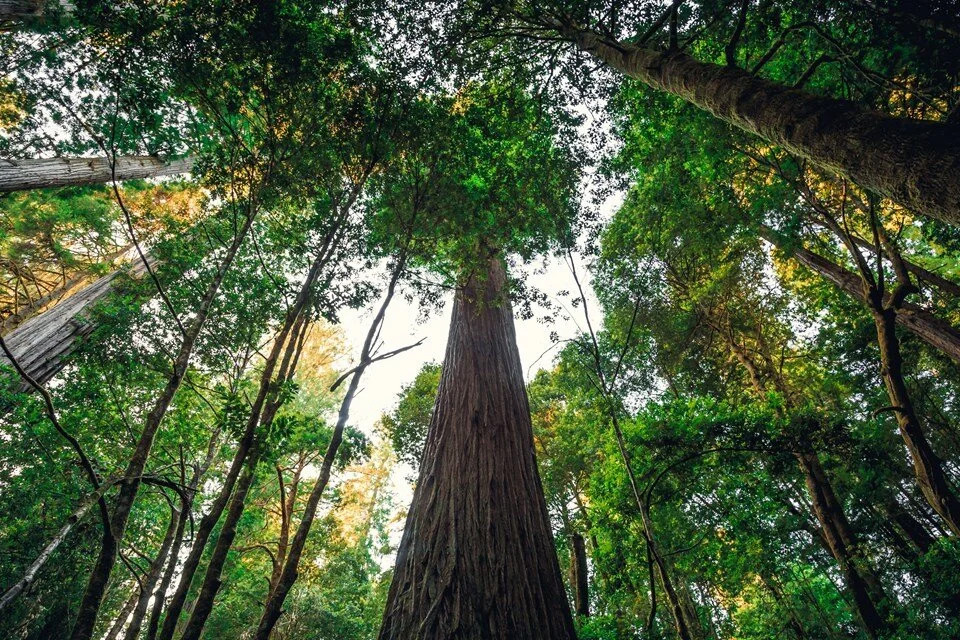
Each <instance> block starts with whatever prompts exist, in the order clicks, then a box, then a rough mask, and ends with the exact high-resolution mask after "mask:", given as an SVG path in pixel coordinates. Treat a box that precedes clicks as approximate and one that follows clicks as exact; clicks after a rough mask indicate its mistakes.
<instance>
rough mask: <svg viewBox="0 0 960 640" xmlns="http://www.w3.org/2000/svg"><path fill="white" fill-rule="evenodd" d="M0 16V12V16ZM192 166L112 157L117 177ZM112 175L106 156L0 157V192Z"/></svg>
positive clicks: (85, 181)
mask: <svg viewBox="0 0 960 640" xmlns="http://www.w3.org/2000/svg"><path fill="white" fill-rule="evenodd" d="M2 2H3V0H0V12H2V8H3V5H2ZM41 4H42V3H41ZM2 18H3V16H2V13H0V19H2ZM192 168H193V157H192V156H188V157H186V158H157V157H155V156H119V157H117V159H116V170H117V171H116V179H117V180H118V181H119V180H136V179H142V178H158V177H160V176H172V175H177V174H180V173H189V172H190V170H191V169H192ZM113 175H114V174H113V170H112V169H111V167H110V161H109V160H108V159H107V158H99V157H97V158H40V159H31V160H0V193H9V192H11V191H25V190H27V189H45V188H49V187H79V186H83V185H90V184H104V183H107V182H111V181H112V180H113Z"/></svg>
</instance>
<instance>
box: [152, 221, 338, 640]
mask: <svg viewBox="0 0 960 640" xmlns="http://www.w3.org/2000/svg"><path fill="white" fill-rule="evenodd" d="M333 242H334V239H333V238H330V237H328V243H333ZM332 255H333V253H332V249H331V248H330V247H329V246H328V247H325V248H324V249H323V251H322V253H321V255H319V256H318V257H317V258H316V259H315V260H314V262H313V264H312V265H311V267H310V272H309V273H308V274H307V277H306V279H305V280H304V282H303V285H302V286H301V288H300V292H299V293H298V294H297V299H296V300H295V302H294V304H293V306H292V307H291V308H290V309H289V310H288V311H287V314H286V317H285V318H284V324H283V327H282V328H281V330H280V332H279V333H278V335H277V336H276V338H275V339H274V342H273V347H272V349H271V351H270V354H269V355H268V356H267V359H266V361H265V362H264V367H263V371H262V372H261V373H260V386H259V389H258V391H257V397H256V398H255V399H254V402H253V406H252V407H251V409H250V415H249V416H248V418H247V424H246V426H245V427H244V431H243V434H242V435H241V437H240V441H239V442H238V444H237V450H236V452H235V454H234V457H233V461H232V462H231V463H230V468H229V470H228V472H227V475H226V477H225V479H224V482H223V486H222V487H221V488H220V491H219V493H218V494H217V497H216V499H215V500H214V501H213V503H212V504H211V505H210V509H209V510H208V511H207V513H206V514H205V515H204V516H203V518H202V519H201V520H200V526H199V527H198V528H197V531H196V534H195V535H194V540H193V546H192V548H191V549H190V553H189V554H188V556H187V558H186V560H185V561H184V565H183V571H182V572H181V575H180V584H179V585H178V586H177V589H176V591H175V592H174V594H173V597H172V598H171V600H170V606H169V608H168V611H167V617H166V619H164V621H163V626H162V627H161V628H160V632H159V634H158V635H157V638H158V639H159V640H172V639H173V636H174V634H175V633H176V629H177V624H178V623H179V621H180V614H181V612H182V611H183V609H184V605H185V604H186V601H187V595H188V594H189V591H190V586H191V584H192V582H193V579H194V577H195V575H196V572H197V569H198V568H199V566H200V560H201V559H202V556H203V552H204V549H205V547H206V545H207V543H208V541H209V539H210V537H211V536H212V535H213V533H214V528H215V527H216V526H217V523H218V522H219V521H220V517H221V516H222V515H223V512H224V510H225V509H226V508H227V507H228V504H229V501H230V496H231V494H232V492H233V491H234V488H235V487H236V485H237V483H238V480H239V479H240V475H241V473H242V472H243V470H244V469H245V468H246V465H247V463H248V458H249V457H250V456H253V455H256V454H255V452H254V451H251V449H252V448H253V447H254V444H255V438H256V435H257V427H258V425H267V424H269V421H270V420H272V416H273V413H274V412H275V411H276V410H277V409H279V403H278V402H277V401H276V398H275V397H274V396H272V395H271V391H276V388H277V386H278V383H280V382H282V381H283V377H284V375H286V371H285V370H286V369H287V367H286V366H285V365H284V362H286V363H288V362H289V361H290V359H291V358H292V357H293V350H294V349H295V344H296V342H297V341H296V339H295V338H296V336H295V335H291V333H293V334H295V333H296V331H297V328H298V327H301V326H302V325H300V324H299V323H300V322H304V321H305V320H304V317H303V315H302V314H303V313H304V312H305V311H304V310H305V308H306V306H307V304H308V303H309V301H310V297H311V291H312V290H313V287H314V285H315V283H316V280H317V278H318V276H319V274H320V272H321V271H322V270H323V269H324V267H325V266H326V264H327V263H328V262H329V260H330V258H331V256H332ZM281 355H282V356H283V362H280V359H281ZM278 362H280V368H281V373H280V375H278V376H277V378H276V379H274V371H275V370H276V367H277V364H278ZM241 505H242V503H241ZM242 512H243V511H242V506H241V509H240V512H239V513H240V514H242ZM238 517H239V516H238ZM218 540H219V539H218ZM208 571H209V569H208ZM190 617H193V612H191V615H190Z"/></svg>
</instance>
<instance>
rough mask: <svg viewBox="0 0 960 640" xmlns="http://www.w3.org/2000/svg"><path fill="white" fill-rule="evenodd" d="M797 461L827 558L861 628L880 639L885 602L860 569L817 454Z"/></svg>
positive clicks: (869, 576)
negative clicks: (839, 574)
mask: <svg viewBox="0 0 960 640" xmlns="http://www.w3.org/2000/svg"><path fill="white" fill-rule="evenodd" d="M797 460H798V461H799V463H800V468H801V470H802V471H803V475H804V481H805V482H806V485H807V491H808V492H809V494H810V499H811V503H812V507H813V513H814V515H815V516H816V518H817V521H818V522H819V523H820V528H821V531H822V532H823V537H824V539H825V540H826V543H827V547H828V549H829V550H830V553H831V555H832V556H833V557H834V559H835V560H836V561H837V564H838V565H839V566H840V570H841V571H842V572H843V576H844V582H845V583H846V586H847V589H848V590H849V591H850V594H851V595H852V596H853V603H854V606H855V608H856V611H857V615H858V616H859V617H860V621H861V623H862V624H863V628H864V630H865V631H866V632H867V634H868V635H869V636H870V637H871V638H877V637H880V636H882V634H883V632H884V630H885V629H886V623H885V618H884V615H883V614H882V613H881V612H880V610H879V607H878V605H880V606H882V603H883V602H884V601H885V600H886V595H885V593H884V591H883V587H882V585H881V584H880V581H879V579H878V578H877V577H876V576H875V575H874V573H873V571H872V570H871V569H869V568H868V567H866V566H863V565H864V562H863V561H862V560H861V559H860V558H858V557H857V553H858V551H857V540H856V537H855V536H854V534H853V531H852V530H851V528H850V523H849V522H848V521H847V517H846V514H844V512H843V506H842V505H841V504H840V502H839V501H838V500H837V497H836V495H835V494H834V492H833V487H832V486H831V484H830V480H829V478H828V477H827V474H826V472H825V471H824V470H823V467H822V466H821V464H820V459H819V457H818V456H817V454H816V453H814V452H806V453H799V454H797Z"/></svg>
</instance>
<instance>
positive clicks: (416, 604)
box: [380, 258, 576, 640]
mask: <svg viewBox="0 0 960 640" xmlns="http://www.w3.org/2000/svg"><path fill="white" fill-rule="evenodd" d="M505 284H506V272H505V270H504V267H503V265H502V263H501V261H500V259H499V258H493V259H492V260H491V261H490V263H489V269H488V271H487V273H480V274H474V275H472V276H471V277H470V278H469V279H468V281H467V282H466V284H465V285H464V286H462V287H461V288H459V290H458V291H457V295H456V300H455V302H454V307H453V319H452V321H451V325H450V335H449V340H448V343H447V352H446V358H445V361H444V367H443V375H442V377H441V380H440V388H439V391H438V393H437V401H436V405H435V408H434V414H433V419H432V420H431V423H430V430H429V434H428V436H427V445H426V450H425V452H424V458H423V463H422V465H421V467H420V478H419V480H418V482H417V488H416V491H415V493H414V497H413V503H412V504H411V506H410V511H409V513H408V515H407V523H406V528H405V530H404V533H403V539H402V541H401V543H400V548H399V551H398V554H397V565H396V571H395V573H394V578H393V584H392V585H391V586H390V593H389V596H388V598H387V607H386V612H385V614H384V618H383V625H382V627H381V629H380V639H381V640H406V639H412V638H418V639H423V640H431V639H438V640H439V639H441V638H442V639H444V640H450V639H454V638H458V639H459V638H462V639H473V638H477V639H479V638H503V639H504V640H505V639H507V638H529V639H544V640H545V639H555V638H564V639H573V638H575V637H576V635H575V633H574V629H573V621H572V618H571V615H570V607H569V604H568V602H567V595H566V592H565V590H564V587H563V582H562V579H561V576H560V567H559V564H558V562H557V556H556V551H555V549H554V544H553V538H552V534H551V532H550V524H549V522H548V519H547V508H546V503H545V502H544V498H543V491H542V488H541V485H540V476H539V474H538V472H537V463H536V460H535V458H534V448H533V429H532V426H531V422H530V408H529V406H528V403H527V394H526V389H525V387H524V382H523V372H522V369H521V366H520V355H519V352H518V350H517V341H516V333H515V331H514V326H513V314H512V311H511V308H510V305H509V303H508V302H507V301H506V299H505V296H504V293H505Z"/></svg>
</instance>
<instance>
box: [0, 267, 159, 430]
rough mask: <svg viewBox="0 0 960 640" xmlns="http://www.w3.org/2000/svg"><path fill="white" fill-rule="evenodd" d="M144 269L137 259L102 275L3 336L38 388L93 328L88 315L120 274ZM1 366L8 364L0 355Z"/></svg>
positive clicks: (23, 385)
mask: <svg viewBox="0 0 960 640" xmlns="http://www.w3.org/2000/svg"><path fill="white" fill-rule="evenodd" d="M147 261H148V262H150V264H151V266H153V262H152V261H151V260H150V256H147ZM146 270H147V269H146V266H145V265H144V263H143V261H142V260H136V261H135V262H133V263H132V264H131V265H130V267H129V268H128V269H126V270H117V271H114V272H113V273H110V274H107V275H105V276H103V277H102V278H100V279H98V280H97V281H95V282H93V283H91V284H89V285H87V286H86V287H84V288H83V289H82V290H80V291H79V292H77V293H75V294H74V295H72V296H70V297H69V298H67V299H66V300H63V301H62V302H60V303H59V304H57V305H56V306H55V307H53V308H51V309H47V310H46V311H44V312H43V313H41V314H39V315H37V316H34V317H33V318H30V319H29V320H27V321H26V322H24V323H23V324H21V325H20V326H18V327H17V328H16V329H14V330H13V331H11V332H10V333H9V334H7V335H6V336H4V340H5V341H6V343H7V346H8V347H9V348H10V351H11V353H13V356H14V357H15V358H16V359H17V362H19V363H20V366H21V367H23V370H24V371H26V372H27V374H28V375H29V376H30V377H31V378H33V379H34V380H36V381H37V382H38V383H40V384H41V385H42V384H45V383H46V382H48V381H49V380H50V378H52V377H53V376H55V375H56V374H57V373H59V371H60V370H61V369H62V368H63V367H64V365H65V364H66V360H67V358H68V357H69V356H70V355H71V354H72V353H73V352H74V351H76V350H77V347H78V346H79V345H80V343H81V342H82V340H83V338H85V337H86V336H88V335H90V333H91V332H92V331H93V330H94V329H95V328H96V325H95V324H93V323H92V322H91V321H90V318H89V316H90V312H91V311H92V310H93V308H94V307H95V306H96V305H97V304H99V303H100V302H102V301H103V300H105V299H106V298H107V297H108V296H109V295H110V294H111V293H112V292H113V290H114V286H115V281H116V279H117V278H118V277H120V275H121V274H122V273H127V274H129V275H131V276H132V277H135V278H137V277H140V276H142V275H143V274H144V273H146ZM0 364H7V359H6V357H4V356H3V355H2V354H0ZM14 388H15V390H16V391H19V392H21V393H27V392H30V391H32V390H33V387H32V386H31V385H30V384H28V383H27V382H25V381H23V380H20V381H18V382H17V383H16V385H15V387H14ZM4 410H5V407H3V406H2V405H0V413H3V411H4Z"/></svg>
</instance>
